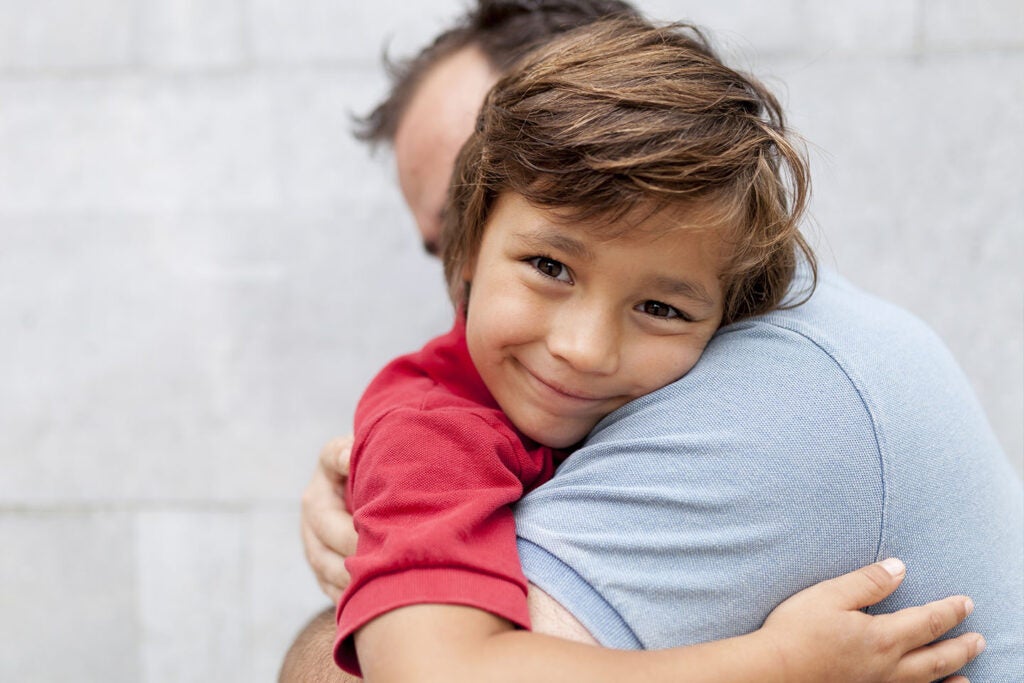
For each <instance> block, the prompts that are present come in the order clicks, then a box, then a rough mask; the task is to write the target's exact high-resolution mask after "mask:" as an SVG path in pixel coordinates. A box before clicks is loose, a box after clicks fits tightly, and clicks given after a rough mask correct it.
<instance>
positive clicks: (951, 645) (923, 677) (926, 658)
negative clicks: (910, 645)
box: [894, 633, 985, 683]
mask: <svg viewBox="0 0 1024 683" xmlns="http://www.w3.org/2000/svg"><path fill="white" fill-rule="evenodd" d="M984 649H985V639H984V638H982V637H981V635H980V634H977V633H965V634H964V635H962V636H958V637H956V638H951V639H950V640H942V641H939V642H938V643H935V644H934V645H926V646H924V647H921V648H918V649H916V650H914V651H913V652H910V653H908V654H907V655H906V656H905V657H904V658H903V659H902V660H901V661H900V663H899V664H898V665H897V667H896V675H895V678H894V680H896V681H900V682H901V683H902V682H907V683H914V682H916V681H935V680H939V679H941V678H943V677H945V676H949V675H951V674H953V673H955V672H956V671H957V670H959V669H960V668H961V667H963V666H964V665H965V664H967V662H969V661H971V660H972V659H974V658H975V657H977V656H978V655H979V654H980V653H981V652H982V650H984ZM953 680H954V681H956V680H966V679H963V677H960V676H958V677H957V678H955V679H953ZM947 683H948V682H947Z"/></svg>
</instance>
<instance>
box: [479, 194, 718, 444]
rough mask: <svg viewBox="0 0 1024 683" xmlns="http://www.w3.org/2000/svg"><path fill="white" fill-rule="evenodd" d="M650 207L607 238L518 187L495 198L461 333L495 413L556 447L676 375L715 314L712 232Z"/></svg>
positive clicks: (692, 359) (692, 357)
mask: <svg viewBox="0 0 1024 683" xmlns="http://www.w3.org/2000/svg"><path fill="white" fill-rule="evenodd" d="M684 217H685V215H684V214H683V213H682V212H680V211H678V210H676V211H662V212H659V213H656V214H654V215H652V216H650V217H648V218H646V219H645V220H644V221H643V222H642V223H641V224H640V225H639V226H638V227H636V228H634V229H632V230H629V231H627V232H626V234H624V235H622V236H618V237H607V236H605V235H607V230H605V232H603V233H602V232H601V231H602V228H603V225H597V226H596V227H595V225H589V224H587V223H580V222H570V221H567V220H565V218H564V217H560V216H559V215H558V214H557V213H556V212H553V211H550V210H545V209H538V208H536V207H534V206H532V205H530V204H529V203H528V202H527V201H526V200H525V199H523V198H522V197H521V196H520V195H517V194H513V193H506V194H504V195H502V196H501V197H500V198H499V199H498V200H497V202H496V204H495V206H494V208H493V210H492V212H491V216H490V218H489V220H488V222H487V227H486V229H485V231H484V236H483V240H482V242H481V244H480V248H479V250H478V252H477V255H476V258H475V260H474V262H473V264H472V265H471V266H469V267H467V269H466V276H467V280H469V281H470V282H471V283H472V291H471V294H470V301H469V306H468V308H469V311H468V316H467V321H466V335H467V342H468V344H469V352H470V355H471V356H472V358H473V363H474V364H475V365H476V368H477V370H478V371H479V372H480V375H481V377H482V378H483V380H484V383H485V384H486V385H487V388H488V389H489V390H490V392H491V393H492V394H493V395H494V398H495V399H496V400H497V402H498V404H499V405H500V406H501V409H502V410H503V411H504V412H505V413H506V414H507V415H508V416H509V418H510V419H511V420H512V422H513V423H514V424H515V425H516V427H517V428H518V429H519V430H520V431H521V432H523V433H524V434H525V435H526V436H528V437H530V438H531V439H533V440H535V441H537V442H539V443H542V444H545V445H548V446H552V447H554V448H566V447H568V446H571V445H573V444H575V443H577V442H579V441H580V440H582V439H583V437H584V436H586V435H587V433H588V432H590V430H591V429H593V427H594V426H595V425H596V424H597V422H598V421H599V420H601V418H603V417H604V416H605V415H607V414H609V413H611V412H612V411H613V410H615V409H617V408H619V407H621V406H622V405H624V404H626V403H627V402H629V401H631V400H633V399H634V398H638V397H640V396H643V395H644V394H648V393H650V392H652V391H654V390H656V389H659V388H661V387H663V386H665V385H666V384H669V383H670V382H672V381H674V380H676V379H678V378H679V377H682V376H683V375H684V374H685V373H686V372H688V371H689V370H690V368H692V367H693V365H694V364H695V363H696V362H697V359H698V358H699V357H700V354H701V353H702V352H703V350H704V347H705V345H706V344H707V342H708V340H709V339H710V338H711V336H712V335H713V334H714V332H715V330H717V329H718V326H719V323H720V321H721V318H722V306H723V291H722V285H721V282H720V277H719V275H720V272H721V269H722V266H721V264H722V261H723V254H722V252H723V251H724V250H723V248H722V241H721V239H720V237H719V236H718V232H717V231H716V230H713V229H699V228H693V227H685V228H679V229H672V228H673V227H674V226H676V225H678V224H680V223H681V222H682V219H683V218H684Z"/></svg>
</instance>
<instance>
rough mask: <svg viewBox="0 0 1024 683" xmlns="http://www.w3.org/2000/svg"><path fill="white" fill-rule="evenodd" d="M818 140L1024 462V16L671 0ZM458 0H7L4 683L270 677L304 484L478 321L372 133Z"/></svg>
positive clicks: (849, 268)
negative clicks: (404, 355) (430, 351)
mask: <svg viewBox="0 0 1024 683" xmlns="http://www.w3.org/2000/svg"><path fill="white" fill-rule="evenodd" d="M636 4H637V5H638V6H640V7H641V8H642V9H644V10H646V11H647V12H648V13H649V14H650V15H651V16H652V17H655V18H658V19H683V18H687V19H691V20H693V21H695V22H697V23H699V24H702V25H705V26H708V27H710V28H711V29H712V35H713V37H714V38H715V39H716V41H717V43H718V44H719V46H720V47H721V48H722V49H723V51H724V53H725V54H726V55H728V56H729V61H730V62H731V63H733V64H735V65H737V66H740V67H743V68H746V69H749V70H752V71H753V72H754V73H756V74H758V75H760V76H761V77H763V78H764V79H765V80H766V81H767V82H768V83H769V85H771V86H772V87H773V88H774V89H775V90H776V92H777V93H778V94H779V95H780V96H781V98H782V100H783V101H784V103H785V104H786V106H787V108H788V111H789V112H790V114H791V121H792V123H793V125H794V126H795V128H796V129H797V130H799V131H800V132H801V133H802V134H803V135H804V136H805V137H806V138H808V140H810V142H811V143H812V149H811V153H812V161H813V171H814V178H815V199H814V203H813V218H814V221H813V224H812V225H810V226H809V227H808V231H809V233H810V234H811V237H812V240H813V241H814V242H815V243H816V244H817V247H818V250H819V253H820V255H821V257H822V260H823V261H824V262H826V263H830V264H832V265H833V266H834V267H835V268H837V269H838V270H839V271H841V272H842V273H844V274H845V275H846V276H847V277H849V278H850V279H851V280H853V281H854V282H856V283H858V284H860V285H861V286H863V287H864V288H866V289H868V290H870V291H872V292H875V293H877V294H879V295H881V296H883V297H885V298H888V299H890V300H893V301H895V302H897V303H899V304H901V305H903V306H904V307H906V308H908V309H910V310H911V311H913V312H914V313H916V314H917V315H918V316H920V317H922V318H923V319H925V320H926V321H927V322H928V323H929V324H931V325H932V326H933V327H934V328H935V329H936V330H938V332H939V334H940V335H941V336H942V337H943V338H944V339H945V340H946V342H947V343H948V345H949V346H950V348H951V349H952V350H953V352H954V354H955V355H956V357H957V358H958V359H959V361H960V363H961V364H962V366H963V368H964V369H965V371H966V373H967V375H968V376H969V378H970V380H971V382H972V384H973V386H974V388H975V390H976V391H977V393H978V395H979V397H980V399H981V402H982V404H983V405H984V407H985V409H986V411H987V413H988V415H989V418H990V420H991V422H992V424H993V427H994V428H995V430H996V432H997V434H998V436H999V439H1000V440H1001V442H1002V444H1003V447H1004V448H1005V451H1006V453H1007V457H1009V458H1010V459H1011V460H1012V461H1013V462H1014V464H1015V466H1016V468H1017V471H1018V472H1019V471H1020V470H1021V467H1022V450H1024V447H1022V443H1024V427H1022V422H1024V419H1022V415H1024V341H1022V339H1024V293H1022V290H1024V286H1022V268H1021V264H1022V263H1024V190H1022V188H1024V165H1022V163H1021V160H1022V159H1024V3H1021V2H1020V0H979V1H968V0H836V1H833V2H827V3H823V2H813V1H812V0H778V1H774V2H763V1H762V2H754V1H751V0H706V1H694V2H684V1H682V0H657V1H656V0H649V1H640V2H637V3H636ZM462 7H463V3H462V2H459V1H458V0H432V1H431V2H417V3H411V2H408V1H407V0H375V1H374V2H367V3H356V2H354V1H353V0H290V1H289V2H284V1H283V0H217V1H214V0H206V1H203V0H35V1H34V2H28V1H20V2H19V1H18V0H0V679H2V680H4V681H65V680H73V681H104V682H116V681H132V682H134V681H141V682H144V683H158V682H164V681H168V682H169V681H270V680H273V679H274V678H275V676H276V672H277V669H278V666H279V664H280V661H281V658H282V656H283V653H284V651H285V649H286V648H287V646H288V644H289V642H290V639H291V637H292V636H293V635H294V633H295V632H296V630H297V629H298V628H299V627H300V626H301V624H302V623H303V622H304V621H305V620H306V619H307V618H308V617H309V616H310V615H311V614H312V613H313V612H314V611H316V610H318V609H320V608H321V607H323V606H324V605H326V602H327V601H326V598H324V597H323V596H322V595H321V594H320V592H319V589H318V588H317V586H316V584H315V582H314V580H313V577H312V574H311V572H310V571H309V570H308V569H307V568H306V565H305V562H304V560H303V555H302V549H301V544H300V541H299V537H298V533H297V529H298V499H299V496H300V493H301V491H302V489H303V487H304V485H305V483H306V481H307V479H308V477H309V475H310V473H311V472H312V469H313V466H314V461H315V457H316V454H317V452H318V451H319V449H320V446H321V445H322V444H323V443H324V442H325V441H326V440H327V439H329V438H330V437H332V436H335V435H338V434H341V433H346V432H348V431H349V429H350V424H351V415H352V410H353V407H354V404H355V401H356V399H357V398H358V396H359V393H360V391H361V389H362V387H363V385H364V384H365V383H366V382H367V380H368V379H369V378H370V377H371V376H372V375H373V374H374V373H375V371H376V370H377V369H378V368H379V366H381V365H382V363H383V362H384V361H386V360H387V359H389V358H390V357H392V356H394V355H396V354H398V353H401V352H404V351H408V350H410V349H413V348H415V347H418V346H419V344H420V343H421V342H422V341H424V340H425V339H426V338H428V337H429V336H431V335H433V334H435V333H438V332H441V331H443V330H445V329H446V326H447V325H448V323H449V320H450V312H449V310H448V306H447V304H446V301H445V298H444V291H443V286H442V281H441V275H440V269H439V266H438V265H437V264H436V263H434V262H433V261H432V260H430V259H429V258H428V257H427V256H426V255H425V254H423V252H422V249H421V247H420V245H419V241H418V239H417V238H416V236H415V231H414V226H413V223H412V220H411V218H410V217H409V216H408V215H407V214H406V213H405V211H404V209H403V206H402V204H401V201H400V197H399V195H398V192H397V190H396V188H395V182H394V172H393V170H392V163H391V159H390V157H389V154H388V152H387V150H381V153H379V154H377V155H376V156H371V155H370V154H369V153H368V150H366V149H364V148H363V147H362V146H361V145H360V144H359V143H357V142H356V141H354V140H353V139H352V137H351V135H350V133H349V131H350V116H351V114H353V113H365V112H366V111H367V110H368V109H369V108H370V107H371V106H372V105H373V104H374V103H375V102H376V101H377V99H378V98H379V97H380V96H381V95H383V94H384V92H385V91H386V87H387V84H386V80H385V78H384V75H383V71H382V69H381V68H380V60H379V57H380V54H381V50H382V48H383V46H385V45H389V46H390V48H391V51H392V52H393V53H394V54H397V55H403V54H408V53H409V52H411V51H412V50H414V49H415V48H417V47H418V46H420V45H421V44H422V43H423V42H424V41H425V40H427V39H428V38H430V37H432V36H433V35H434V34H435V33H436V32H437V30H439V29H440V28H442V27H443V26H445V25H446V23H447V22H448V21H449V20H450V19H451V18H452V17H454V16H455V15H456V14H457V13H458V12H459V11H460V9H461V8H462Z"/></svg>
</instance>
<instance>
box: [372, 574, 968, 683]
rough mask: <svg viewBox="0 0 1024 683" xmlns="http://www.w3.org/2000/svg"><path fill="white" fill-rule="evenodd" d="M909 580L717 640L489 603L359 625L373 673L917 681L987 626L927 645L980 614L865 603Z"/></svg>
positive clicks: (852, 592) (882, 581)
mask: <svg viewBox="0 0 1024 683" xmlns="http://www.w3.org/2000/svg"><path fill="white" fill-rule="evenodd" d="M902 578H903V572H902V565H900V564H899V563H896V565H895V573H894V572H893V570H892V569H890V570H888V571H887V570H886V569H885V568H883V565H882V564H876V565H871V566H869V567H866V568H864V569H861V570H858V571H856V572H853V573H850V574H847V575H844V576H842V577H839V578H838V579H834V580H832V581H827V582H824V583H822V584H819V585H817V586H814V587H812V588H809V589H807V590H806V591H802V592H801V593H799V594H797V595H796V596H794V597H793V598H791V599H790V600H787V601H786V602H785V603H783V604H782V605H780V606H779V608H778V609H777V610H776V611H775V612H773V614H772V616H771V617H769V620H768V622H766V625H765V627H763V628H761V629H759V630H758V631H756V632H754V633H751V634H747V635H744V636H739V637H736V638H730V639H726V640H721V641H717V642H713V643H705V644H701V645H695V646H690V647H684V648H672V649H668V650H657V651H646V652H644V651H621V650H610V649H605V648H597V647H593V646H589V645H583V644H580V643H573V642H569V641H566V640H562V639H560V638H553V637H550V636H545V635H540V634H537V633H530V632H527V631H517V630H513V628H512V627H511V625H510V624H509V623H508V622H507V621H504V620H502V619H500V618H498V617H495V616H493V615H490V614H488V613H486V612H482V611H480V610H476V609H473V608H468V607H461V606H455V605H414V606H410V607H403V608H400V609H396V610H393V611H391V612H388V613H387V614H385V615H383V616H381V617H378V618H377V619H375V620H373V621H371V622H370V623H368V624H367V625H366V626H364V627H363V628H361V629H360V630H359V631H358V633H357V634H356V648H357V650H358V652H359V659H360V662H361V665H362V667H363V671H364V673H365V675H366V677H367V680H369V681H373V682H374V683H378V682H381V681H383V682H385V683H390V682H391V681H395V682H398V681H402V682H405V681H423V682H433V681H437V682H438V683H453V682H459V681H467V682H468V681H474V682H475V681H480V680H487V681H495V682H499V681H501V682H504V681H508V682H510V683H511V682H513V681H531V682H533V681H553V682H560V681H566V682H574V681H580V680H587V681H597V682H600V681H609V682H615V683H618V682H620V681H627V680H643V681H645V682H657V681H662V680H665V681H676V680H679V678H680V676H685V677H686V680H687V681H689V682H692V683H701V682H703V681H708V682H711V681H716V682H721V681H739V682H742V681H758V682H768V683H771V682H773V681H780V682H781V681H788V682H794V681H795V682H800V681H820V680H835V681H906V682H915V681H921V682H927V681H931V680H935V679H937V678H941V677H943V676H946V675H949V674H951V673H953V672H954V671H955V670H956V669H959V668H960V667H961V666H963V664H965V663H966V662H967V661H969V660H970V659H972V658H973V657H974V656H975V655H976V654H977V653H978V652H979V651H980V647H983V642H984V641H982V640H981V639H980V637H978V636H977V635H976V634H967V635H964V636H961V637H959V638H956V639H953V640H946V641H942V642H941V643H937V644H935V645H930V646H926V647H925V645H926V643H929V642H931V641H932V640H934V639H935V638H937V637H938V636H939V635H941V634H942V633H945V632H946V631H948V630H949V629H950V628H952V627H953V626H954V625H956V624H958V623H959V622H960V621H962V620H963V618H964V617H965V616H966V615H967V613H968V611H969V609H970V608H969V602H968V601H967V600H966V599H965V598H960V597H954V598H947V599H946V600H943V601H939V602H936V603H931V604H929V605H926V606H923V607H916V608H912V609H908V610H903V611H901V612H898V613H895V614H892V615H883V616H875V617H872V616H868V615H866V614H863V613H862V612H860V611H859V610H860V608H862V607H865V606H867V605H869V604H873V603H875V602H877V601H879V600H881V599H883V598H884V597H885V596H887V595H889V594H890V593H891V592H892V591H893V590H895V588H896V586H898V585H899V583H900V581H901V580H902Z"/></svg>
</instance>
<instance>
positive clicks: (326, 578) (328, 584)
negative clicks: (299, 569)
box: [302, 527, 350, 602]
mask: <svg viewBox="0 0 1024 683" xmlns="http://www.w3.org/2000/svg"><path fill="white" fill-rule="evenodd" d="M302 535H303V539H302V540H303V545H304V546H305V550H306V561H307V562H308V563H309V567H310V569H312V570H313V574H314V575H315V576H316V581H317V583H318V584H320V589H321V590H323V592H324V593H326V594H327V597H329V598H330V599H331V600H332V601H334V602H337V601H338V598H339V597H341V593H342V591H344V590H345V588H347V587H348V584H349V581H350V577H349V573H348V570H346V569H345V558H343V557H341V556H340V555H338V554H337V553H335V552H333V551H332V550H330V549H329V548H327V547H326V546H324V545H323V544H322V543H321V542H320V541H319V539H317V538H316V536H314V535H313V534H312V533H311V532H310V531H309V530H308V529H307V528H305V527H304V528H303V529H302Z"/></svg>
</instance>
